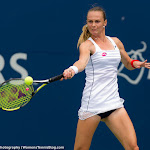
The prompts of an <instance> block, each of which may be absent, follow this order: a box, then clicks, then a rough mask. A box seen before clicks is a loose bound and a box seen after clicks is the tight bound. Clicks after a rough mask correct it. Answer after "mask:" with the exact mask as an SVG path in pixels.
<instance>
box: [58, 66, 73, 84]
mask: <svg viewBox="0 0 150 150" xmlns="http://www.w3.org/2000/svg"><path fill="white" fill-rule="evenodd" d="M74 75H75V72H74V70H73V69H71V68H68V69H65V70H64V72H63V76H64V77H63V78H61V79H60V81H62V80H63V79H65V80H67V79H71V78H72V77H73V76H74Z"/></svg>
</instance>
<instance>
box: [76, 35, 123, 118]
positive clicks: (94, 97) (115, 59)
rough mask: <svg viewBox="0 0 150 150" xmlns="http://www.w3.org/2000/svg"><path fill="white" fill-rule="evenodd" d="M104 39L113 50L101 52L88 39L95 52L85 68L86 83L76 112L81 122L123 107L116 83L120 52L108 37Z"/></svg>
mask: <svg viewBox="0 0 150 150" xmlns="http://www.w3.org/2000/svg"><path fill="white" fill-rule="evenodd" d="M106 37H107V38H108V40H110V42H111V43H112V45H113V46H114V49H113V50H102V49H101V48H100V47H99V46H98V45H97V44H96V43H95V41H94V40H93V39H92V38H91V37H90V38H88V40H90V41H91V42H92V43H93V44H94V46H95V49H96V51H95V53H94V54H93V55H91V56H90V59H89V62H88V64H87V66H86V68H85V73H86V79H85V80H86V82H85V87H84V90H83V94H82V100H81V107H80V109H79V111H78V115H79V119H81V120H85V119H87V118H89V117H92V116H94V115H97V114H100V113H105V112H108V111H111V110H115V109H118V108H121V107H124V105H123V103H124V100H123V99H122V98H120V96H119V92H118V83H117V81H118V79H117V68H118V65H119V63H120V60H121V56H120V50H119V49H118V47H117V45H116V44H115V42H114V41H113V40H112V39H111V38H110V37H109V36H106Z"/></svg>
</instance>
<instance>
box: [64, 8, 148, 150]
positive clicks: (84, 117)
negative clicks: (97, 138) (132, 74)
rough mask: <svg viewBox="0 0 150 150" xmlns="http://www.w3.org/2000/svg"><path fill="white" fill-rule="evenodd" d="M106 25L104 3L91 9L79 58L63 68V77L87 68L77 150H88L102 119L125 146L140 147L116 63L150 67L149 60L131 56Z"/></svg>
mask: <svg viewBox="0 0 150 150" xmlns="http://www.w3.org/2000/svg"><path fill="white" fill-rule="evenodd" d="M106 25H107V19H106V14H105V11H104V10H103V9H102V8H101V7H94V8H92V9H90V10H89V11H88V13H87V24H86V25H85V26H83V32H82V34H81V36H80V38H79V41H78V46H79V51H80V56H79V60H78V61H76V62H75V63H74V64H73V66H71V67H69V68H68V69H66V70H64V72H63V75H64V79H71V78H72V77H73V76H74V75H75V74H77V73H78V72H81V71H83V70H84V69H85V72H86V83H85V87H84V90H83V96H82V103H81V107H80V109H79V112H78V115H79V120H78V125H77V131H76V139H75V145H74V150H89V148H90V145H91V141H92V137H93V134H94V132H95V130H96V128H97V126H98V124H99V122H100V121H103V122H105V123H106V125H107V126H108V127H109V129H110V130H111V131H112V132H113V134H114V135H115V136H116V138H117V139H118V140H119V141H120V143H121V144H122V146H123V147H124V148H125V149H126V150H139V147H138V145H137V138H136V133H135V130H134V127H133V124H132V122H131V120H130V118H129V116H128V114H127V112H126V110H125V108H124V105H123V103H124V100H123V99H122V98H120V96H119V93H118V83H117V67H118V65H119V63H120V60H121V61H122V63H123V64H124V65H125V67H126V68H127V69H129V70H133V69H136V68H141V67H145V68H148V69H150V63H147V60H145V61H144V62H141V61H138V60H132V59H131V58H130V57H129V56H128V54H127V52H126V51H125V49H124V46H123V44H122V42H121V41H120V40H119V39H118V38H116V37H109V36H106V35H105V27H106Z"/></svg>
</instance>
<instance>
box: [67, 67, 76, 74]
mask: <svg viewBox="0 0 150 150" xmlns="http://www.w3.org/2000/svg"><path fill="white" fill-rule="evenodd" d="M69 68H71V69H73V70H74V72H75V74H77V73H78V68H77V67H76V66H70V67H69Z"/></svg>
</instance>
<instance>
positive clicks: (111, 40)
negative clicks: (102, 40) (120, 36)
mask: <svg viewBox="0 0 150 150" xmlns="http://www.w3.org/2000/svg"><path fill="white" fill-rule="evenodd" d="M106 37H107V38H108V39H109V40H110V42H111V43H112V45H113V46H114V48H115V49H116V48H117V45H116V43H115V42H114V40H113V39H112V38H111V37H109V36H106Z"/></svg>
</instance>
